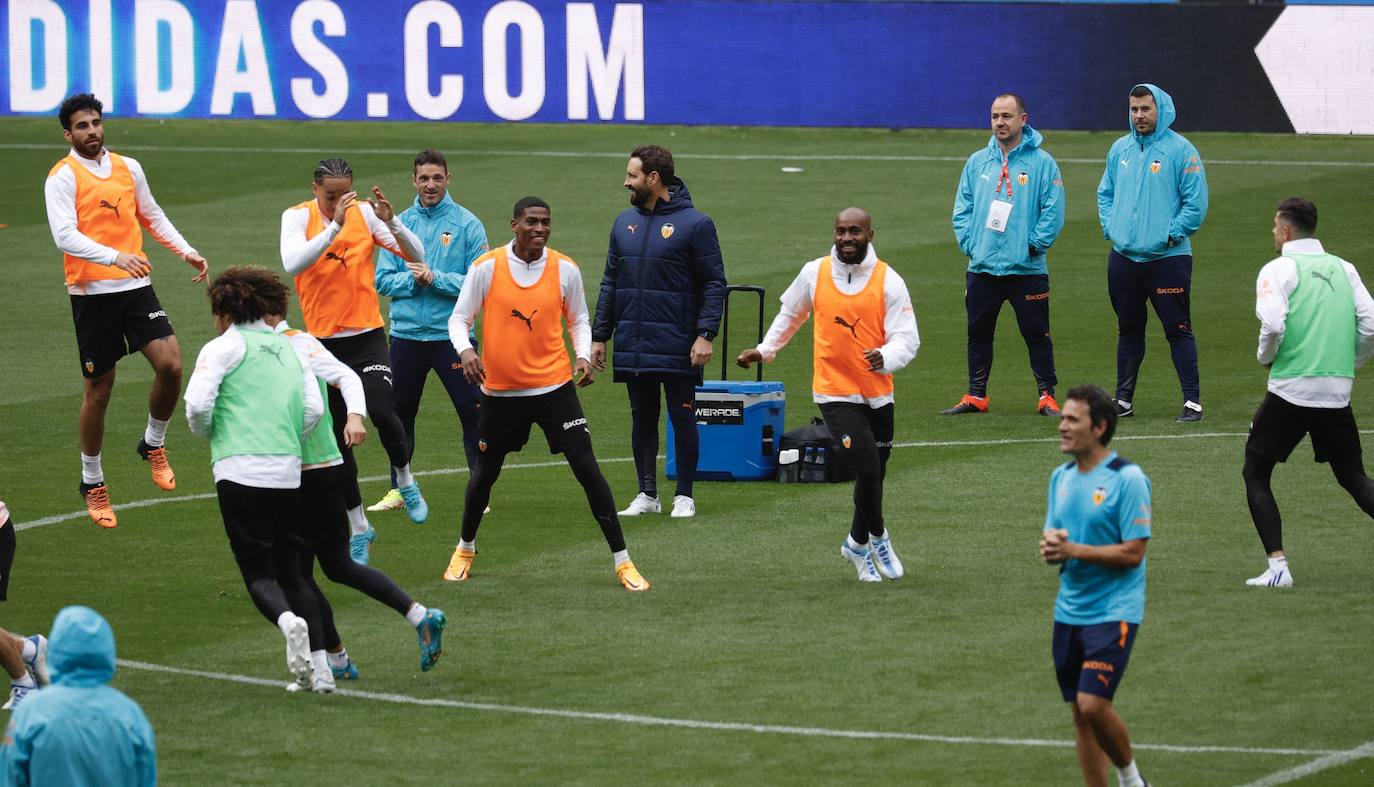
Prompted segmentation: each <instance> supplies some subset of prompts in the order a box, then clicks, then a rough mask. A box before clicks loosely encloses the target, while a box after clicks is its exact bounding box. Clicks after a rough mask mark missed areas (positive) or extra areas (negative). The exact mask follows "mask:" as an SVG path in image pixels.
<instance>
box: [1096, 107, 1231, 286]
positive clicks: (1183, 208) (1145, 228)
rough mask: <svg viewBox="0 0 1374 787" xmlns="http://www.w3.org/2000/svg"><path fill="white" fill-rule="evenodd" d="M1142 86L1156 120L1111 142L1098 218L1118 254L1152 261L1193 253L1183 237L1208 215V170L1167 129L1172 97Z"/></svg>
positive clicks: (1173, 114) (1190, 148)
mask: <svg viewBox="0 0 1374 787" xmlns="http://www.w3.org/2000/svg"><path fill="white" fill-rule="evenodd" d="M1142 86H1143V87H1145V88H1148V89H1149V91H1150V92H1151V93H1153V94H1154V96H1155V106H1156V107H1157V108H1158V115H1159V122H1158V124H1157V125H1156V126H1155V130H1154V133H1153V134H1149V135H1147V136H1141V135H1140V134H1137V133H1136V131H1135V127H1134V126H1131V133H1129V134H1127V135H1126V136H1124V137H1122V138H1121V139H1118V140H1117V141H1116V143H1115V144H1113V145H1112V149H1111V150H1110V151H1109V152H1108V153H1107V168H1106V170H1105V171H1104V172H1103V173H1102V182H1101V183H1099V184H1098V186H1097V217H1098V220H1099V221H1101V222H1102V234H1103V236H1104V237H1106V238H1107V239H1108V240H1110V241H1111V242H1112V248H1113V249H1115V250H1116V252H1117V253H1118V254H1120V255H1121V256H1123V257H1126V258H1128V259H1131V260H1135V261H1136V262H1151V261H1153V260H1158V259H1162V258H1164V257H1174V256H1178V255H1183V254H1189V255H1191V254H1192V253H1193V244H1192V242H1191V241H1189V240H1188V238H1189V236H1191V235H1192V234H1193V233H1194V232H1197V231H1198V229H1199V228H1201V227H1202V220H1203V219H1204V218H1206V217H1207V173H1206V172H1205V171H1204V170H1203V167H1202V157H1200V156H1199V155H1198V153H1197V148H1195V147H1193V143H1191V142H1189V141H1188V140H1187V139H1186V138H1184V137H1183V135H1181V134H1179V133H1177V132H1175V131H1174V130H1173V129H1171V128H1169V127H1170V126H1171V125H1173V122H1174V118H1175V117H1177V113H1176V112H1175V111H1174V100H1173V99H1172V98H1170V97H1169V94H1168V93H1165V92H1164V91H1163V90H1160V89H1159V88H1158V87H1155V86H1154V85H1151V84H1148V83H1145V84H1142V85H1136V86H1135V87H1142ZM1135 87H1132V88H1131V89H1132V90H1134V89H1135ZM1127 122H1128V123H1129V122H1130V121H1129V117H1128V119H1127Z"/></svg>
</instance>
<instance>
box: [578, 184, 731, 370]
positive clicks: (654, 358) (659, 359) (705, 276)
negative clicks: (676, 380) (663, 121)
mask: <svg viewBox="0 0 1374 787" xmlns="http://www.w3.org/2000/svg"><path fill="white" fill-rule="evenodd" d="M724 299H725V263H724V261H723V260H722V259H721V255H720V241H719V240H718V239H717V237H716V225H715V223H714V222H712V221H711V218H710V217H709V216H707V215H706V214H705V213H702V212H701V211H699V210H697V209H696V208H694V207H692V195H691V193H690V192H688V191H687V184H686V183H683V182H682V180H680V179H679V178H676V177H674V178H673V180H672V181H671V182H670V183H669V184H668V200H667V201H666V202H659V203H657V204H656V205H655V206H654V209H653V210H652V211H649V210H645V209H644V208H641V207H638V206H634V207H631V208H629V209H628V210H626V211H625V212H624V213H621V214H620V216H618V217H617V218H616V220H615V225H614V226H612V227H611V240H610V249H609V250H608V251H607V253H606V271H605V274H604V275H603V276H602V279H601V295H600V297H599V298H597V301H596V319H595V320H594V321H593V322H592V341H596V342H604V341H609V340H610V339H611V336H612V334H614V336H615V346H614V352H613V354H612V357H611V364H612V367H613V368H614V370H615V376H614V379H615V380H616V381H617V382H623V381H625V380H627V379H629V378H630V377H632V376H633V375H636V374H642V373H650V374H670V375H683V376H692V377H695V378H697V379H698V380H700V379H701V370H700V369H699V368H696V367H693V366H692V363H691V359H690V355H691V350H692V343H693V342H695V341H696V339H697V337H698V336H700V335H702V334H709V336H710V337H711V338H715V335H716V333H717V332H718V331H719V330H720V312H721V306H722V303H723V301H724Z"/></svg>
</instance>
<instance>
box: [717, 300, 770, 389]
mask: <svg viewBox="0 0 1374 787" xmlns="http://www.w3.org/2000/svg"><path fill="white" fill-rule="evenodd" d="M732 292H752V293H754V294H756V295H758V296H759V338H758V341H759V342H762V341H763V288H762V287H756V286H754V285H752V284H730V285H727V286H726V287H725V307H724V311H723V313H722V314H721V318H720V348H721V351H722V352H721V354H720V379H722V380H724V379H725V377H726V369H728V368H729V367H728V366H727V364H728V363H729V362H730V351H729V348H730V293H732ZM755 343H756V344H757V343H758V342H755ZM757 380H758V382H763V362H762V361H760V362H759V365H758V378H757Z"/></svg>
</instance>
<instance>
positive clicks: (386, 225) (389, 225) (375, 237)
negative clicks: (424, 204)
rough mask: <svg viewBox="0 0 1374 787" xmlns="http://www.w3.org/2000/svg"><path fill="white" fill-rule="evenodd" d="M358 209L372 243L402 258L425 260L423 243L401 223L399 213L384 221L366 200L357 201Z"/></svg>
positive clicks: (414, 260)
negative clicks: (370, 234) (370, 235)
mask: <svg viewBox="0 0 1374 787" xmlns="http://www.w3.org/2000/svg"><path fill="white" fill-rule="evenodd" d="M358 210H360V211H362V212H363V220H364V221H366V222H367V230H368V232H371V233H372V242H373V243H375V244H377V245H378V246H381V247H382V248H384V249H386V250H387V251H389V252H391V253H392V254H395V255H396V256H398V257H400V258H402V259H406V260H410V261H411V262H424V261H425V247H424V244H422V243H420V238H419V236H417V235H416V234H415V233H413V232H411V231H410V228H409V227H407V226H406V225H404V224H402V223H401V216H400V214H396V215H394V216H392V217H391V221H390V222H384V221H382V220H381V219H379V218H377V214H376V213H374V212H373V210H372V206H371V205H369V204H368V203H366V202H362V201H359V202H358Z"/></svg>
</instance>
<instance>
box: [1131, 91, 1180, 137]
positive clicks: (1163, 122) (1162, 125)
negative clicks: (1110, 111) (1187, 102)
mask: <svg viewBox="0 0 1374 787" xmlns="http://www.w3.org/2000/svg"><path fill="white" fill-rule="evenodd" d="M1138 87H1143V88H1145V89H1146V90H1149V91H1150V93H1151V94H1153V95H1154V97H1155V107H1156V109H1157V110H1158V114H1159V121H1158V122H1157V123H1156V124H1155V130H1154V131H1153V132H1152V133H1149V134H1139V133H1137V132H1136V130H1135V124H1134V123H1132V122H1131V113H1130V111H1129V110H1128V111H1127V112H1126V128H1128V129H1130V131H1131V136H1132V137H1134V138H1135V141H1136V143H1137V144H1139V145H1140V146H1141V147H1145V146H1146V145H1148V144H1150V142H1151V141H1152V140H1155V139H1158V138H1159V137H1160V136H1162V135H1163V134H1164V132H1166V131H1168V130H1169V127H1170V126H1172V125H1173V124H1174V118H1177V117H1178V111H1177V110H1175V109H1174V99H1173V98H1172V97H1171V96H1170V95H1169V94H1168V93H1165V92H1164V91H1163V90H1162V89H1160V87H1159V86H1158V85H1152V84H1150V83H1149V82H1141V83H1140V84H1138V85H1132V86H1131V90H1132V91H1134V90H1135V89H1136V88H1138ZM1126 95H1128V96H1129V95H1130V93H1127V94H1126Z"/></svg>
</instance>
